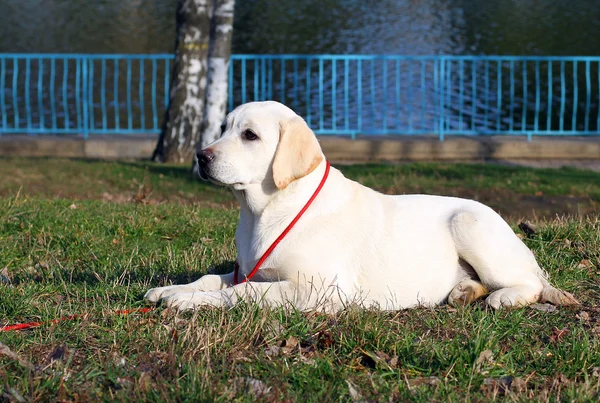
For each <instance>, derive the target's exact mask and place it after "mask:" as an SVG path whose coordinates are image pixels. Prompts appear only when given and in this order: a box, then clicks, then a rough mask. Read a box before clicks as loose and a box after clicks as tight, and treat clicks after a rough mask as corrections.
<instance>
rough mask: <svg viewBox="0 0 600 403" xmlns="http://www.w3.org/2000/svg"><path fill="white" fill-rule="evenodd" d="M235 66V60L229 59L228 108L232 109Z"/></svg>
mask: <svg viewBox="0 0 600 403" xmlns="http://www.w3.org/2000/svg"><path fill="white" fill-rule="evenodd" d="M234 67H235V60H234V59H233V58H230V59H229V71H228V72H227V105H228V107H227V109H229V110H230V111H231V110H232V109H233V69H234Z"/></svg>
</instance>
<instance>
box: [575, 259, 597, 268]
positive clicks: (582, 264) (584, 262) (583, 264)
mask: <svg viewBox="0 0 600 403" xmlns="http://www.w3.org/2000/svg"><path fill="white" fill-rule="evenodd" d="M577 268H578V269H593V268H594V264H593V263H592V262H590V260H589V259H582V260H581V262H579V264H578V265H577Z"/></svg>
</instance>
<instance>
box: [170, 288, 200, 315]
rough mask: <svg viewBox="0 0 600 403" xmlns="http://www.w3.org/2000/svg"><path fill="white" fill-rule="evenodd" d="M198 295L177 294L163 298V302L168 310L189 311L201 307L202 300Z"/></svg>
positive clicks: (189, 293)
mask: <svg viewBox="0 0 600 403" xmlns="http://www.w3.org/2000/svg"><path fill="white" fill-rule="evenodd" d="M196 294H197V293H194V292H182V293H176V294H172V295H169V296H168V297H164V298H162V299H161V301H162V303H163V305H164V306H165V307H167V308H170V309H176V310H178V311H189V310H193V309H196V308H198V307H199V306H200V305H201V303H200V298H198V296H197V295H196Z"/></svg>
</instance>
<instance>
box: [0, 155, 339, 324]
mask: <svg viewBox="0 0 600 403" xmlns="http://www.w3.org/2000/svg"><path fill="white" fill-rule="evenodd" d="M325 162H326V165H325V173H324V174H323V179H321V183H319V186H317V189H316V190H315V192H314V193H313V195H312V196H311V197H310V199H308V201H307V202H306V204H305V205H304V207H302V210H300V212H298V214H296V217H294V219H293V220H292V222H291V223H290V224H289V225H288V226H287V227H286V228H285V229H284V230H283V232H282V233H281V234H280V235H279V236H278V237H277V239H276V240H275V242H273V243H272V244H271V246H269V249H267V251H266V252H265V253H264V254H263V255H262V256H261V258H260V259H259V260H258V262H257V263H256V266H254V269H252V271H251V272H250V274H248V275H247V276H246V278H244V279H242V281H238V272H239V270H240V265H239V264H238V262H235V267H234V269H233V284H234V285H238V284H240V283H245V282H246V281H248V280H250V279H251V278H252V277H254V275H255V274H256V272H257V271H258V269H260V266H262V264H263V263H264V262H265V260H267V258H268V257H269V255H270V254H271V252H273V250H274V249H275V247H276V246H277V245H278V244H279V242H281V240H282V239H283V238H285V236H286V235H287V234H288V232H290V231H291V229H292V228H293V227H294V225H296V223H297V222H298V220H299V219H300V217H302V216H303V215H304V213H305V212H306V210H308V208H309V207H310V205H311V204H312V202H313V201H314V200H315V198H316V197H317V195H318V194H319V192H321V189H322V188H323V185H325V182H326V181H327V177H328V176H329V168H330V166H331V165H330V164H329V161H325ZM152 310H154V308H135V309H120V310H117V311H114V312H113V314H114V315H129V314H130V313H147V312H150V311H152ZM85 316H87V314H79V315H71V316H66V317H64V318H60V319H53V320H51V321H48V322H29V323H18V324H16V325H7V326H4V327H0V332H9V331H11V330H25V329H31V328H34V327H39V326H44V325H54V324H56V323H60V322H66V321H72V320H75V319H78V318H82V317H85Z"/></svg>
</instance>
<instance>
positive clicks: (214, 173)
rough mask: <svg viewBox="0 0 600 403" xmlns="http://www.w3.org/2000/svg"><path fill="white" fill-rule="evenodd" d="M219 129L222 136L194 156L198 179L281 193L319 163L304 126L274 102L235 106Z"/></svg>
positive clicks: (318, 152) (314, 140) (313, 141)
mask: <svg viewBox="0 0 600 403" xmlns="http://www.w3.org/2000/svg"><path fill="white" fill-rule="evenodd" d="M221 131H222V134H221V138H219V139H218V140H216V141H215V142H213V143H211V144H210V145H208V146H207V147H206V148H204V149H203V150H202V151H200V152H199V153H198V155H197V158H198V165H199V168H200V177H202V178H203V179H205V180H211V181H212V182H214V183H217V184H220V185H225V186H230V187H232V188H234V189H237V190H244V189H245V188H246V187H247V186H249V185H251V184H262V185H274V186H276V187H277V188H278V189H280V190H281V189H285V188H286V187H287V186H288V185H289V184H290V183H291V182H293V181H294V180H296V179H299V178H302V177H303V176H306V175H308V174H309V173H311V172H312V171H313V170H314V169H315V168H316V167H317V166H318V165H319V163H321V161H323V159H324V156H323V152H322V151H321V147H320V146H319V142H318V141H317V138H316V137H315V135H314V133H313V132H312V130H310V128H309V127H308V125H307V124H306V122H305V121H304V120H303V119H302V118H301V117H300V116H298V115H296V114H295V113H294V111H292V110H291V109H290V108H288V107H286V106H285V105H282V104H280V103H278V102H274V101H266V102H250V103H247V104H244V105H241V106H239V107H237V108H236V109H235V110H233V111H232V112H231V113H230V114H229V115H227V119H226V121H225V123H224V124H223V126H222V130H221Z"/></svg>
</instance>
